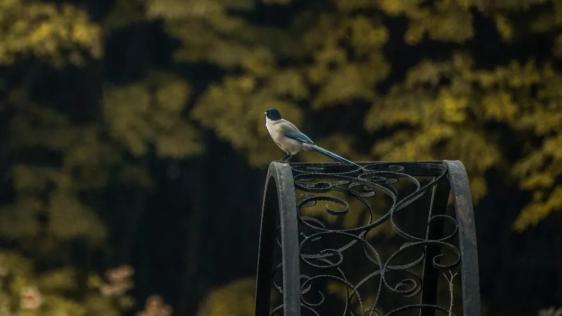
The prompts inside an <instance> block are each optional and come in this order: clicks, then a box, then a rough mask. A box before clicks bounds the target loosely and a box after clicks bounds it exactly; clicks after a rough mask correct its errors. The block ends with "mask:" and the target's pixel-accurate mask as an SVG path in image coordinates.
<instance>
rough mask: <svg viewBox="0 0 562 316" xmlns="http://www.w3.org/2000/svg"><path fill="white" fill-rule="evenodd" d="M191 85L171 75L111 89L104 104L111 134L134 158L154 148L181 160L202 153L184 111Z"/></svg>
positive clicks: (195, 131)
mask: <svg viewBox="0 0 562 316" xmlns="http://www.w3.org/2000/svg"><path fill="white" fill-rule="evenodd" d="M188 95H189V86H188V84H187V83H186V82H185V81H183V80H181V79H179V78H175V77H172V76H168V75H158V74H156V75H154V76H152V77H151V78H149V79H147V81H146V82H143V83H138V84H132V85H129V86H125V87H120V88H115V89H111V90H109V91H108V92H107V94H106V97H105V100H104V101H105V102H104V114H105V118H106V120H107V122H108V124H109V128H110V133H111V135H112V136H113V137H115V139H117V140H119V141H120V142H121V143H122V144H123V145H124V146H125V147H126V148H127V149H128V150H129V151H130V152H131V153H132V154H133V155H137V156H138V155H144V154H146V153H147V151H148V148H149V146H150V145H152V146H154V147H155V149H156V154H157V155H158V156H160V157H172V158H181V157H185V156H188V155H193V154H197V153H199V152H200V151H201V146H200V144H199V143H198V137H199V134H198V131H197V130H196V129H195V128H194V127H193V126H192V125H191V124H190V123H189V122H187V121H186V120H185V119H182V117H181V112H182V110H183V108H184V105H185V102H186V100H187V97H188Z"/></svg>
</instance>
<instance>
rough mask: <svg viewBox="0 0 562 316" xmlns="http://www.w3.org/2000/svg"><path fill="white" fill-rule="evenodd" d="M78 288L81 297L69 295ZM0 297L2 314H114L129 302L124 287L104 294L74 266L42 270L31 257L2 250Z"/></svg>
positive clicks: (0, 260)
mask: <svg viewBox="0 0 562 316" xmlns="http://www.w3.org/2000/svg"><path fill="white" fill-rule="evenodd" d="M128 277H130V275H129V276H128ZM90 278H99V277H98V276H95V275H91V276H90ZM78 292H80V293H82V294H81V296H79V297H76V296H75V295H72V296H69V295H68V293H78ZM0 298H1V299H0V313H1V314H2V315H21V316H28V315H29V316H32V315H42V316H43V315H45V316H57V315H76V316H94V315H110V316H111V315H119V313H117V311H120V310H124V309H125V308H128V307H129V306H130V297H129V296H127V295H126V294H125V292H124V291H121V292H119V293H115V295H104V294H102V293H101V292H100V289H99V288H98V287H97V286H95V285H93V284H89V285H84V284H83V282H81V281H80V280H79V276H78V274H77V273H76V271H75V270H74V269H72V268H62V269H55V270H48V271H43V272H41V273H39V272H37V271H36V269H35V268H34V267H33V266H32V264H31V262H30V261H29V259H28V258H25V257H23V256H20V255H18V254H16V253H13V252H0ZM92 301H96V303H95V304H91V302H92Z"/></svg>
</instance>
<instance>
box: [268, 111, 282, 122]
mask: <svg viewBox="0 0 562 316" xmlns="http://www.w3.org/2000/svg"><path fill="white" fill-rule="evenodd" d="M265 116H267V118H268V119H270V120H273V121H277V120H280V119H281V113H280V112H279V111H278V110H277V109H269V110H266V111H265Z"/></svg>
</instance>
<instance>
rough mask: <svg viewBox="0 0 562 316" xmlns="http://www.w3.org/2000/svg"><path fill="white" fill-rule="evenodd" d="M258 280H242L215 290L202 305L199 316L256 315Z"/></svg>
mask: <svg viewBox="0 0 562 316" xmlns="http://www.w3.org/2000/svg"><path fill="white" fill-rule="evenodd" d="M255 286H256V280H255V279H251V278H246V279H240V280H237V281H234V282H231V283H229V284H227V285H225V286H223V287H220V288H218V289H215V290H214V291H213V292H212V293H211V295H209V296H208V297H207V299H206V300H205V301H204V302H203V303H202V305H201V308H200V309H199V312H198V313H197V316H222V315H231V316H251V315H254V306H253V305H254V291H255Z"/></svg>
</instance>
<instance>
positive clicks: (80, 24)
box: [0, 0, 102, 65]
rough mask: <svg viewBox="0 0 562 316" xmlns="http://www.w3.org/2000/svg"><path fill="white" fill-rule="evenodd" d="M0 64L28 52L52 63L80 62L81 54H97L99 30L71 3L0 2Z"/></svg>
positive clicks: (24, 0)
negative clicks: (0, 39)
mask: <svg viewBox="0 0 562 316" xmlns="http://www.w3.org/2000/svg"><path fill="white" fill-rule="evenodd" d="M0 38H2V41H1V42H0V64H10V63H13V62H14V61H15V59H16V58H17V57H18V56H22V55H23V56H25V55H32V56H36V57H39V58H44V59H47V60H49V61H51V62H52V63H54V64H55V65H63V64H67V63H72V64H82V63H83V62H84V56H83V55H84V54H83V52H82V51H85V52H87V54H89V55H91V56H92V57H96V58H98V57H100V56H101V54H102V48H101V30H100V27H99V26H98V25H96V24H94V23H92V22H91V21H90V20H89V18H88V15H87V14H86V13H85V12H84V11H82V10H80V9H78V8H76V7H75V6H73V5H71V4H67V3H65V4H61V5H56V4H54V3H45V2H42V1H34V0H4V1H2V2H1V3H0Z"/></svg>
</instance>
